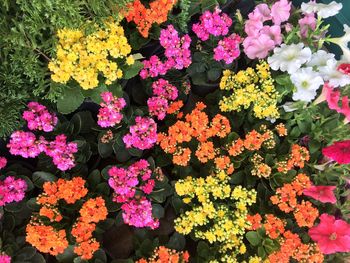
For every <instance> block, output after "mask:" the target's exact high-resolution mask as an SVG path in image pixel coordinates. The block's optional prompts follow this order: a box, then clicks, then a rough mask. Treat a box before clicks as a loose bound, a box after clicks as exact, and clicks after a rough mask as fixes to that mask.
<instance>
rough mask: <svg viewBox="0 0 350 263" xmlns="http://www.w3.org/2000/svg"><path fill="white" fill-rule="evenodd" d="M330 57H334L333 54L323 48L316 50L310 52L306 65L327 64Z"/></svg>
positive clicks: (319, 65) (318, 66) (322, 65)
mask: <svg viewBox="0 0 350 263" xmlns="http://www.w3.org/2000/svg"><path fill="white" fill-rule="evenodd" d="M330 59H331V60H333V59H334V54H332V53H328V52H326V51H324V50H318V51H317V52H316V53H313V54H312V57H311V60H310V61H309V62H308V63H307V64H306V65H307V66H308V67H317V68H322V67H326V66H327V61H328V60H330Z"/></svg>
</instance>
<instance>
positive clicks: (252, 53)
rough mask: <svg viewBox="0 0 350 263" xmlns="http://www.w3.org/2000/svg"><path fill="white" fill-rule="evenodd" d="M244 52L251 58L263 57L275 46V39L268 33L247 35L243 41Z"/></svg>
mask: <svg viewBox="0 0 350 263" xmlns="http://www.w3.org/2000/svg"><path fill="white" fill-rule="evenodd" d="M243 47H244V52H245V53H246V55H247V56H248V58H250V59H255V58H259V59H263V58H266V57H267V55H268V54H269V51H270V50H272V49H273V48H274V47H275V41H274V40H272V39H271V38H270V37H269V36H268V35H266V34H262V35H260V36H259V37H247V38H245V39H244V41H243Z"/></svg>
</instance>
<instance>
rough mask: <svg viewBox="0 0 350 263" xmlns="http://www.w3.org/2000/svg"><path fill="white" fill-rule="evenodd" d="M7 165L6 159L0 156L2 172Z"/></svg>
mask: <svg viewBox="0 0 350 263" xmlns="http://www.w3.org/2000/svg"><path fill="white" fill-rule="evenodd" d="M6 164H7V160H6V158H5V157H1V156H0V170H1V169H2V168H4V167H5V166H6Z"/></svg>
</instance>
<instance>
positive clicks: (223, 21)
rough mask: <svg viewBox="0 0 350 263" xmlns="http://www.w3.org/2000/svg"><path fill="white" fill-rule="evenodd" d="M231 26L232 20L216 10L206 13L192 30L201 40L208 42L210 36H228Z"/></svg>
mask: <svg viewBox="0 0 350 263" xmlns="http://www.w3.org/2000/svg"><path fill="white" fill-rule="evenodd" d="M231 25H232V19H231V18H230V17H229V16H228V15H227V14H225V13H222V14H221V10H220V9H219V8H216V9H215V11H214V12H210V11H208V10H207V11H205V12H204V13H203V14H202V15H201V17H200V18H199V23H197V24H194V25H193V26H192V30H193V32H194V33H195V34H196V35H197V37H198V38H199V39H200V40H202V41H206V40H208V39H209V35H213V36H226V35H227V34H228V29H229V27H230V26H231Z"/></svg>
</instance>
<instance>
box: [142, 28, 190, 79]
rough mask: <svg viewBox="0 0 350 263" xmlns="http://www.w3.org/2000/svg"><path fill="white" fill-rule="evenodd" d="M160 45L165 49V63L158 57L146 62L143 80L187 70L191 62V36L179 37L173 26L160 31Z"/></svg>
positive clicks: (144, 62) (154, 56)
mask: <svg viewBox="0 0 350 263" xmlns="http://www.w3.org/2000/svg"><path fill="white" fill-rule="evenodd" d="M159 40H160V44H161V45H162V46H163V47H164V49H165V53H164V55H165V57H166V59H165V61H161V60H160V59H159V57H158V56H156V55H153V56H151V57H150V59H149V60H144V61H143V62H142V63H143V69H142V70H141V71H140V76H141V78H143V79H145V78H147V77H157V76H159V75H165V74H166V73H167V72H168V71H169V70H170V69H172V68H175V69H178V70H181V69H183V68H187V67H188V66H189V65H190V64H191V62H192V59H191V51H190V44H191V38H190V37H189V35H187V34H186V35H184V36H183V37H181V38H180V37H179V34H178V32H177V31H176V29H175V28H174V26H173V25H168V27H167V28H166V29H162V30H161V31H160V37H159Z"/></svg>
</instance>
